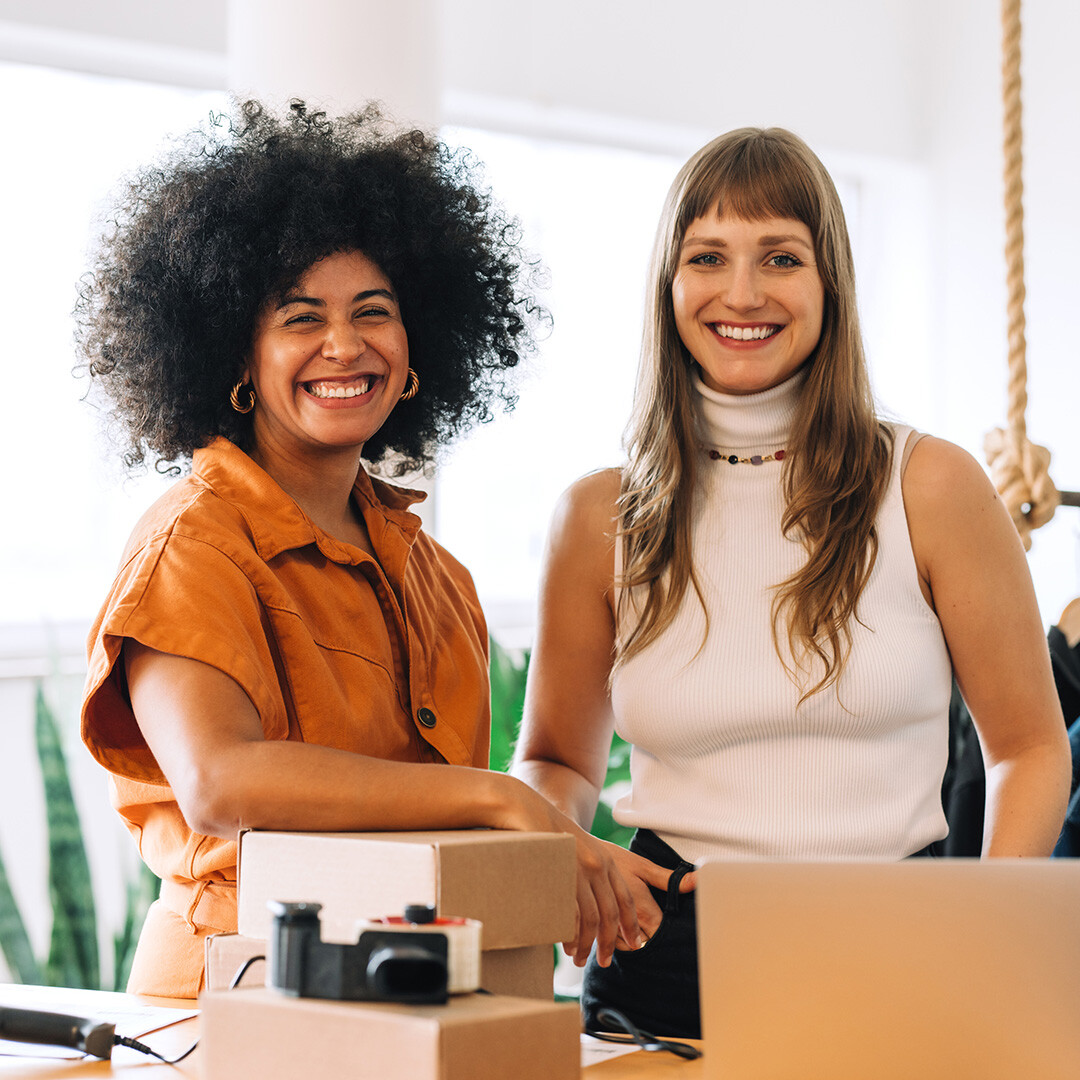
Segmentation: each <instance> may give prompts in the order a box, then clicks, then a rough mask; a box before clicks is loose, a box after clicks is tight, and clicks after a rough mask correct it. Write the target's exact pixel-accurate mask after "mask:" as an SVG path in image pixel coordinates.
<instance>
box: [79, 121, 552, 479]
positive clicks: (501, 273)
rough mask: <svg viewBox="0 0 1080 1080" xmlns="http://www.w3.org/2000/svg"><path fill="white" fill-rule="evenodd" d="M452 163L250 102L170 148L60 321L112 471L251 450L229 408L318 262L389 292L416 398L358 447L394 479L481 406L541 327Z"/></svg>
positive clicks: (499, 234) (349, 124)
mask: <svg viewBox="0 0 1080 1080" xmlns="http://www.w3.org/2000/svg"><path fill="white" fill-rule="evenodd" d="M473 164H474V163H473V161H472V159H471V158H470V157H469V155H468V153H467V152H460V151H452V150H450V149H448V148H447V147H445V146H444V145H442V144H441V143H438V142H437V141H435V140H433V139H432V138H430V137H429V136H427V135H425V134H424V133H422V132H420V131H410V132H406V133H400V132H397V133H395V132H388V131H387V130H386V126H385V124H384V123H383V121H382V119H381V117H380V116H379V113H378V111H377V109H376V108H374V107H369V108H368V109H366V110H365V111H363V112H361V113H357V114H354V115H351V116H347V117H343V118H341V119H330V118H328V117H327V116H326V114H324V113H321V112H315V111H311V110H309V109H308V108H307V107H305V105H304V104H303V103H302V102H298V101H294V102H293V103H292V106H291V108H290V111H289V113H288V115H287V116H285V117H284V118H278V117H275V116H273V115H272V114H271V113H269V112H268V111H266V110H265V109H264V108H263V107H262V106H261V105H259V104H258V103H257V102H247V103H245V104H242V105H238V106H237V107H236V108H235V110H234V112H233V115H232V116H231V117H225V116H220V115H219V116H213V117H211V123H210V124H209V125H208V126H207V127H206V128H205V129H200V130H198V131H196V132H194V133H192V134H191V135H189V136H187V137H186V138H185V139H184V140H183V141H182V142H181V143H180V144H179V145H178V147H177V149H175V150H174V151H173V153H172V154H171V156H170V157H169V158H168V159H167V160H166V161H165V162H164V163H163V164H161V165H159V166H156V167H154V168H149V169H146V170H143V171H142V172H140V173H138V174H137V175H135V176H134V178H132V179H131V180H130V181H129V182H128V183H127V186H126V193H125V195H124V197H123V199H122V204H121V206H120V208H119V210H118V211H117V213H116V215H115V220H114V222H113V227H112V228H111V230H110V233H109V235H107V236H106V237H104V238H103V240H102V243H101V247H100V249H99V251H98V253H97V256H96V258H95V263H94V265H93V267H92V269H91V271H90V272H89V273H88V274H87V275H86V276H85V277H84V279H83V282H82V288H81V292H80V299H79V303H78V306H77V308H76V321H77V327H78V329H77V339H78V344H79V348H80V350H81V352H82V355H83V357H84V358H85V361H86V363H85V369H86V370H87V371H88V372H89V374H90V377H91V378H92V380H94V382H95V383H97V384H99V385H100V387H101V388H102V389H103V390H104V392H105V394H106V395H107V397H108V398H109V399H110V400H111V404H112V411H113V416H114V420H115V421H117V422H118V426H119V428H120V430H121V431H122V433H123V439H124V442H125V451H126V452H125V460H126V462H127V464H128V465H129V467H133V466H136V465H139V464H140V463H142V462H143V461H144V460H145V458H146V455H147V453H148V452H149V453H151V454H153V455H154V456H156V458H157V466H158V468H159V469H161V468H164V467H165V466H167V465H168V463H171V462H172V463H175V462H185V463H186V462H187V461H188V460H190V457H191V455H192V453H193V452H194V451H195V450H196V449H198V448H199V447H201V446H205V445H206V444H207V443H208V442H209V441H210V440H211V439H212V438H213V437H214V436H217V435H224V436H225V437H226V438H229V439H232V440H233V441H234V442H236V443H238V444H239V445H240V446H242V447H248V446H249V443H250V437H251V418H250V416H243V415H241V414H239V413H237V412H235V411H234V410H233V409H232V408H231V407H230V405H229V391H230V389H231V388H232V386H233V385H234V384H235V383H236V382H237V381H238V380H239V378H240V376H241V373H242V372H243V369H244V365H245V357H246V355H247V353H248V351H249V349H250V347H251V340H252V334H253V331H254V326H255V321H256V318H257V316H258V314H259V312H260V311H261V309H262V308H263V306H264V304H265V303H266V302H267V301H268V300H270V299H271V298H273V297H276V296H280V295H281V294H283V293H284V292H285V291H286V290H287V289H288V288H289V287H290V286H292V285H293V284H294V283H295V282H296V281H297V280H298V279H299V278H300V277H301V276H302V275H303V273H304V272H305V271H306V270H307V269H308V268H309V267H310V266H312V265H313V264H314V263H315V262H317V261H318V260H319V259H320V258H323V257H325V256H326V255H330V254H333V253H334V252H338V251H345V250H352V249H356V250H360V251H362V252H363V253H364V254H365V255H367V256H368V258H370V259H372V260H373V261H374V262H376V263H377V264H378V265H379V267H380V268H381V269H382V271H383V272H384V273H385V274H386V276H387V277H388V278H389V279H390V281H391V282H392V283H393V285H394V289H395V291H396V292H397V294H398V298H399V301H400V304H401V311H402V318H403V321H404V324H405V329H406V332H407V334H408V338H409V363H410V366H411V367H413V368H414V369H415V370H416V372H417V374H418V375H419V377H420V393H419V394H418V395H417V396H416V397H415V398H414V399H413V400H412V401H411V402H409V404H408V407H405V406H399V407H398V408H396V409H395V410H394V411H393V412H392V413H391V414H390V417H389V419H388V420H387V421H386V423H385V424H384V425H383V427H382V428H381V429H380V430H379V431H378V432H377V433H376V434H375V435H374V436H372V438H371V439H370V440H369V441H368V442H367V443H366V444H365V446H364V457H365V458H367V459H368V460H369V461H370V462H373V463H378V462H380V461H382V460H383V459H386V458H387V457H388V456H391V455H393V456H394V463H393V467H392V471H393V472H395V473H398V474H400V473H402V472H405V471H407V470H409V469H415V468H418V467H420V466H422V465H424V464H426V463H428V462H430V461H431V460H432V459H433V457H434V454H435V451H436V450H437V448H438V447H440V446H441V445H444V444H445V443H446V442H447V441H448V440H450V439H451V438H453V436H455V435H456V434H458V433H460V432H461V431H463V430H465V429H467V428H468V427H471V426H472V425H473V424H474V423H476V422H477V421H483V420H487V419H490V418H491V416H492V406H493V405H494V404H496V403H499V404H502V405H503V406H505V407H512V405H513V402H514V398H513V394H512V392H511V389H510V383H509V381H508V378H507V376H508V369H510V368H513V367H515V365H517V364H518V362H519V359H520V357H521V356H522V355H523V354H524V353H525V352H527V351H529V350H530V349H531V348H532V346H533V331H534V329H535V327H536V325H537V322H538V320H541V319H543V318H544V317H545V315H544V312H543V311H542V309H540V308H539V307H538V306H537V305H536V304H535V302H534V301H533V299H532V298H531V296H529V295H527V294H526V292H525V290H527V289H529V288H531V283H532V281H533V274H534V271H535V269H536V267H535V266H534V265H533V264H531V263H529V262H528V260H527V259H526V258H525V257H524V256H523V254H522V252H521V249H520V247H519V234H518V230H517V226H516V224H515V223H514V222H512V221H508V220H507V219H506V218H505V217H504V216H503V215H502V213H501V211H500V210H498V208H496V207H494V206H493V205H492V203H491V201H490V199H489V197H488V196H487V194H486V193H484V192H482V191H478V190H477V188H476V187H475V186H474V183H473V180H472V170H473Z"/></svg>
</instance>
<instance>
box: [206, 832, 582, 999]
mask: <svg viewBox="0 0 1080 1080" xmlns="http://www.w3.org/2000/svg"><path fill="white" fill-rule="evenodd" d="M270 900H307V901H316V902H318V903H319V904H321V905H322V912H321V918H322V938H323V940H324V941H336V942H355V941H356V938H357V929H356V927H357V923H358V922H359V921H360V920H363V919H371V918H378V917H380V916H383V915H395V914H400V913H401V912H402V911H403V910H404V908H405V905H406V904H429V905H431V906H433V907H435V909H436V913H437V914H438V915H440V916H458V917H464V918H469V919H478V920H479V921H480V922H481V923H483V934H482V942H481V948H482V953H481V974H480V981H481V985H482V987H483V988H484V989H485V990H488V991H490V992H492V993H496V994H510V995H515V996H519V997H532V998H546V999H549V1000H550V998H551V996H552V973H553V966H554V949H553V945H554V944H555V943H556V942H559V941H565V940H568V939H569V938H571V937H572V936H573V933H574V911H575V861H574V841H573V839H572V838H571V837H569V836H563V835H554V834H550V833H519V832H508V831H501V830H490V829H466V830H456V831H445V832H422V833H282V832H262V831H248V832H245V833H243V834H242V835H241V837H240V877H239V890H238V906H239V926H238V929H239V934H235V935H219V936H217V937H213V938H210V939H209V941H208V943H207V986H208V987H209V988H210V989H211V990H213V989H218V988H223V987H226V986H228V985H229V983H230V982H231V980H232V977H233V975H234V973H235V972H236V971H237V970H238V969H239V968H240V966H241V965H242V964H243V962H244V961H245V960H246V959H247V958H248V957H249V956H252V955H258V954H262V953H264V952H265V950H266V939H267V937H268V936H269V933H270V925H271V915H270V912H269V910H268V908H267V903H268V901H270ZM264 971H265V968H263V967H262V966H261V965H260V966H258V967H253V968H252V970H251V972H250V975H249V977H248V978H246V979H245V982H244V985H248V984H249V983H251V982H252V981H258V982H262V981H263V977H264V974H263V973H264Z"/></svg>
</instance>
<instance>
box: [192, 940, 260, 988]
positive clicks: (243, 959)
mask: <svg viewBox="0 0 1080 1080" xmlns="http://www.w3.org/2000/svg"><path fill="white" fill-rule="evenodd" d="M267 948H268V945H267V942H265V941H260V940H259V939H258V938H249V937H244V936H243V934H211V935H210V936H209V937H208V938H207V939H206V989H207V990H228V989H229V987H230V986H232V982H233V979H234V978H235V977H236V973H237V972H238V971H239V970H240V969H241V968H242V967H243V966H244V964H246V963H247V962H248V960H250V959H251V957H253V956H262V957H265V956H266V955H267V952H266V950H267ZM238 985H239V986H265V985H266V960H265V959H263V960H256V961H255V963H253V964H252V965H251V967H249V968H248V969H247V971H245V972H244V977H243V978H242V979H241V980H240V982H239V983H238Z"/></svg>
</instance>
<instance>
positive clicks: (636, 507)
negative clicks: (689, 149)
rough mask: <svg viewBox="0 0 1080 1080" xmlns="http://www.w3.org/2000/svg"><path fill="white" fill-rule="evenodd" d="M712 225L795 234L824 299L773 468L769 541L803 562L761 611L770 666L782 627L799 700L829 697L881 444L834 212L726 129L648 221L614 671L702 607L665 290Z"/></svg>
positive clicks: (683, 411)
mask: <svg viewBox="0 0 1080 1080" xmlns="http://www.w3.org/2000/svg"><path fill="white" fill-rule="evenodd" d="M713 212H715V213H718V214H720V215H724V214H732V215H735V216H736V217H740V218H744V219H746V220H751V221H756V220H762V219H764V218H769V217H780V218H791V219H795V220H798V221H801V222H803V223H804V224H805V225H806V226H807V228H808V229H809V230H810V234H811V236H812V237H813V240H814V250H815V255H816V261H817V267H818V272H819V274H820V276H821V281H822V285H823V286H824V291H825V303H824V314H823V321H822V331H821V338H820V340H819V341H818V344H817V346H816V347H815V349H814V351H813V353H812V354H811V355H810V357H809V358H808V360H807V362H806V364H805V368H806V371H807V375H806V380H805V383H804V385H803V389H802V391H801V394H800V398H799V403H798V406H797V410H796V415H795V420H794V423H793V426H792V431H791V434H790V436H789V440H788V444H787V451H788V453H787V456H786V458H785V460H784V464H783V470H784V471H783V484H784V496H785V500H786V510H785V513H784V516H783V519H782V525H781V527H782V529H783V533H784V535H785V536H795V537H798V538H799V539H800V541H801V542H802V543H803V545H804V546H805V548H806V550H807V560H806V563H805V565H804V566H803V567H802V569H800V570H799V571H798V572H797V573H795V574H793V575H792V576H791V577H790V578H788V579H787V580H786V581H783V582H779V583H778V584H777V587H776V591H775V595H774V602H773V610H772V620H773V641H774V644H775V645H776V648H777V652H778V654H779V655H781V657H782V656H783V654H782V652H781V650H780V634H779V632H778V626H780V625H781V624H784V626H785V632H786V637H787V643H788V646H789V649H790V654H791V656H792V657H794V658H795V661H796V663H797V665H798V667H799V670H800V671H801V672H802V673H803V675H804V676H808V674H809V671H810V669H811V667H812V666H815V665H814V661H815V660H816V661H819V662H820V664H821V665H823V666H824V674H823V675H822V677H821V678H820V679H818V680H817V681H816V682H815V683H814V684H813V685H811V686H810V687H809V689H806V686H805V682H806V679H805V678H802V679H800V682H801V685H802V686H803V691H804V692H803V695H802V697H803V699H805V698H806V697H808V696H809V695H810V694H813V693H816V692H817V691H819V690H822V689H824V688H825V687H826V686H829V685H830V684H832V683H834V682H835V681H836V680H837V679H838V678H839V676H840V674H841V672H842V670H843V667H844V664H845V662H846V660H847V653H848V650H849V648H850V642H851V632H850V622H851V620H852V619H853V618H857V617H858V616H857V613H856V608H857V604H858V600H859V596H860V594H861V593H862V590H863V588H864V587H865V585H866V582H867V579H868V578H869V576H870V572H871V570H872V569H873V565H874V561H875V559H876V556H877V532H876V530H875V527H874V520H875V518H876V516H877V511H878V508H879V506H880V505H881V500H882V498H883V497H884V494H885V489H886V487H887V484H888V477H889V467H890V462H891V459H892V435H891V432H890V430H889V428H887V427H886V426H885V425H884V424H882V423H880V422H879V421H878V419H877V417H876V414H875V410H874V402H873V397H872V394H871V391H870V380H869V376H868V374H867V370H866V360H865V356H864V354H863V345H862V336H861V334H860V331H859V321H858V314H857V312H856V306H855V273H854V265H853V261H852V257H851V245H850V242H849V240H848V233H847V225H846V223H845V221H844V212H843V209H842V207H841V205H840V199H839V196H838V195H837V193H836V188H835V187H834V186H833V182H832V180H831V178H830V177H829V174H828V173H827V172H826V170H825V167H824V166H823V165H822V164H821V162H820V161H819V160H818V158H817V157H816V156H815V155H814V153H813V152H812V151H811V150H810V148H809V147H808V146H807V145H806V144H805V143H804V142H803V141H802V140H801V139H800V138H798V136H796V135H793V134H792V133H791V132H789V131H785V130H783V129H782V128H768V129H764V130H762V129H759V128H741V129H739V130H737V131H732V132H729V133H728V134H726V135H722V136H720V137H719V138H718V139H714V140H713V141H712V142H711V143H709V144H708V145H707V146H705V147H703V148H702V149H701V150H699V151H698V152H697V153H696V154H695V155H694V156H693V157H692V158H691V159H690V160H689V161H688V162H687V163H686V164H685V165H684V166H683V167H682V169H681V170H680V171H679V174H678V176H677V177H676V178H675V181H674V183H673V184H672V186H671V189H670V191H669V192H668V196H667V200H666V202H665V204H664V209H663V212H662V214H661V216H660V224H659V227H658V229H657V234H656V242H655V245H654V248H653V256H652V262H651V265H650V269H649V285H648V291H647V296H646V315H645V332H644V336H643V339H642V349H641V363H640V367H639V370H638V382H637V390H636V393H635V398H634V408H633V412H632V414H631V417H630V422H629V424H628V426H627V429H626V438H625V442H626V449H627V454H628V459H629V460H628V464H627V466H626V467H625V468H624V470H623V479H622V487H621V493H620V496H619V533H620V536H621V538H622V544H623V571H622V574H621V576H620V579H619V586H620V589H621V592H620V594H619V611H618V614H619V621H620V625H621V626H622V625H625V623H626V621H627V620H628V618H629V617H630V616H631V613H632V616H633V626H632V629H630V631H629V633H628V634H620V638H619V644H618V650H617V654H616V662H615V666H616V667H618V666H619V665H620V664H622V663H625V662H626V661H627V660H628V659H629V658H630V657H632V656H634V655H635V654H636V653H638V652H640V651H641V650H642V649H644V648H645V647H646V646H648V645H649V644H650V643H651V642H653V641H655V640H656V639H657V638H658V637H659V636H660V634H661V633H663V631H664V629H665V628H666V627H667V626H668V625H669V624H670V623H671V621H672V619H673V618H674V617H675V613H676V611H677V610H678V607H679V605H680V603H681V601H682V599H683V596H684V594H685V593H686V590H687V589H688V588H693V590H694V592H695V593H696V594H697V597H698V599H699V600H701V599H702V596H701V589H700V587H699V585H698V581H697V577H696V574H695V572H694V564H693V553H692V551H691V548H690V518H691V504H692V498H693V492H694V486H695V482H696V477H697V468H698V460H699V458H700V455H701V449H700V447H699V445H698V441H697V437H696V431H695V414H694V395H693V390H692V383H691V365H692V363H693V358H692V357H691V356H690V354H689V352H688V351H687V349H686V347H685V346H684V345H683V343H682V341H681V339H680V338H679V335H678V332H677V330H676V327H675V313H674V309H673V306H672V299H671V286H672V281H673V279H674V276H675V272H676V270H677V268H678V264H679V254H680V249H681V247H682V242H683V237H684V236H685V234H686V230H687V227H688V226H689V225H690V223H691V222H693V221H694V220H695V219H696V218H699V217H702V216H704V215H705V214H707V213H713ZM631 589H634V590H635V595H634V599H633V600H632V599H631V594H630V590H631ZM703 606H704V604H703ZM706 618H707V613H706ZM707 632H708V629H707V628H706V633H707ZM785 664H786V662H785ZM789 673H790V674H792V676H793V677H795V676H796V673H795V672H793V671H791V669H790V668H789Z"/></svg>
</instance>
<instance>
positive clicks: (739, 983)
mask: <svg viewBox="0 0 1080 1080" xmlns="http://www.w3.org/2000/svg"><path fill="white" fill-rule="evenodd" d="M697 918H698V951H699V956H700V965H701V968H700V974H701V1012H702V1036H703V1038H704V1040H705V1058H704V1062H703V1064H704V1065H705V1072H704V1075H705V1077H706V1078H707V1080H938V1078H941V1080H946V1078H947V1080H1077V1078H1080V861H1071V860H1042V859H1023V860H1021V859H1008V860H996V859H995V860H988V861H986V862H980V861H978V860H973V859H956V860H951V859H915V860H909V861H907V862H902V863H879V862H845V863H785V862H770V861H762V862H708V863H706V864H704V865H703V866H702V868H701V870H700V872H699V879H698V890H697Z"/></svg>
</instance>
